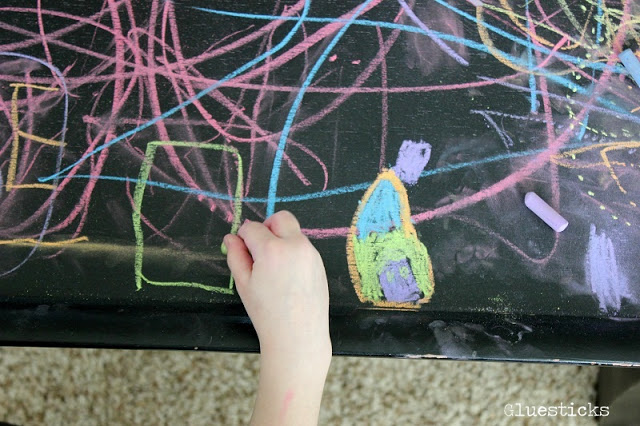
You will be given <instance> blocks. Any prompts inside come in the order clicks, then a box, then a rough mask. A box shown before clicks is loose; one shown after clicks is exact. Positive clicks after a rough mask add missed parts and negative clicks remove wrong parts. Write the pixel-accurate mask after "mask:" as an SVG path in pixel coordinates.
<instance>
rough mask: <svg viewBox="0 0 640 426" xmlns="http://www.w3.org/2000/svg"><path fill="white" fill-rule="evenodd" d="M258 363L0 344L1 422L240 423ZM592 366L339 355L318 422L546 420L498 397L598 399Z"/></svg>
mask: <svg viewBox="0 0 640 426" xmlns="http://www.w3.org/2000/svg"><path fill="white" fill-rule="evenodd" d="M257 369H258V355H254V354H251V355H246V354H227V353H203V352H173V351H119V350H94V349H39V348H0V421H6V422H10V423H15V424H20V425H42V424H46V425H120V424H122V425H129V424H144V425H162V424H175V425H182V424H188V425H211V424H224V425H240V424H246V422H247V420H248V418H249V416H250V413H251V409H252V406H253V398H254V392H255V389H256V385H257ZM596 376H597V368H596V367H577V366H566V365H537V364H512V363H506V364H503V363H484V362H482V363H481V362H455V361H447V360H420V359H416V360H409V359H372V358H350V357H349V358H346V357H334V358H333V361H332V364H331V369H330V372H329V377H328V380H327V384H326V387H325V393H324V398H323V401H322V411H321V416H320V424H321V425H413V424H416V425H418V424H419V425H429V424H434V425H435V424H451V425H456V424H462V425H476V424H481V425H500V424H510V425H511V424H516V425H517V424H523V425H524V424H527V425H538V424H539V425H547V424H550V422H549V420H550V419H549V418H544V417H538V418H515V417H506V416H505V415H504V413H503V410H504V406H505V404H509V403H511V404H514V403H518V402H520V403H522V404H525V405H546V406H550V405H559V404H560V403H561V402H562V403H564V404H565V405H567V404H570V403H572V402H573V403H574V404H575V405H576V406H579V405H586V404H588V403H589V402H592V403H593V402H594V398H595V391H594V384H595V381H596ZM560 420H561V423H562V424H585V425H586V424H589V425H595V424H596V422H595V420H594V419H593V418H589V417H585V418H581V417H573V418H570V417H565V418H557V419H556V421H554V422H553V423H555V424H559V423H557V421H560Z"/></svg>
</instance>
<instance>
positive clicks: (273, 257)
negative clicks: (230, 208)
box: [224, 211, 331, 426]
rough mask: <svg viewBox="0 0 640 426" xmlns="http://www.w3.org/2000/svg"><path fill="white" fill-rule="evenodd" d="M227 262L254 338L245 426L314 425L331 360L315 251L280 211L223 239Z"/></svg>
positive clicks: (322, 277) (324, 288)
mask: <svg viewBox="0 0 640 426" xmlns="http://www.w3.org/2000/svg"><path fill="white" fill-rule="evenodd" d="M224 244H225V246H226V247H227V250H228V254H227V263H228V264H229V268H230V269H231V273H232V274H233V277H234V278H235V280H236V288H237V289H238V294H239V295H240V298H241V299H242V303H244V307H245V309H246V310H247V313H248V314H249V317H250V318H251V321H252V322H253V326H254V328H255V329H256V332H257V333H258V338H259V339H260V380H259V385H258V394H257V397H256V404H255V407H254V409H253V415H252V417H251V425H261V426H262V425H278V426H289V425H295V426H306V425H317V423H318V415H319V412H320V401H321V400H322V389H323V387H324V381H325V379H326V377H327V372H328V370H329V364H330V363H331V339H330V337H329V288H328V285H327V276H326V273H325V270H324V264H323V263H322V258H320V254H319V253H318V251H317V250H316V249H315V248H314V247H313V245H311V243H310V242H309V240H308V239H307V237H305V236H304V235H303V234H302V232H300V224H299V223H298V221H297V220H296V218H295V217H294V216H293V215H292V214H291V213H289V212H287V211H280V212H278V213H276V214H274V215H273V216H271V217H270V218H268V219H267V220H265V221H264V224H262V223H258V222H249V221H246V222H245V223H244V225H242V226H241V227H240V229H239V230H238V236H235V235H227V236H225V237H224Z"/></svg>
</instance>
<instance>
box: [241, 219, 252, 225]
mask: <svg viewBox="0 0 640 426" xmlns="http://www.w3.org/2000/svg"><path fill="white" fill-rule="evenodd" d="M249 222H251V221H250V220H249V219H245V220H244V222H242V224H243V225H246V224H247V223H249Z"/></svg>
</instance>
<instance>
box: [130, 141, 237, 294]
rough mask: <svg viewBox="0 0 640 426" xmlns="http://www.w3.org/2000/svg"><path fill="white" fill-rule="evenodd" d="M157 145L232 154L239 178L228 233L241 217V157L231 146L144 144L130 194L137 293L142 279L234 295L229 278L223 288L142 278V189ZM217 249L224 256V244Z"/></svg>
mask: <svg viewBox="0 0 640 426" xmlns="http://www.w3.org/2000/svg"><path fill="white" fill-rule="evenodd" d="M160 146H176V147H185V148H202V149H212V150H217V151H226V152H228V153H230V154H232V155H233V156H234V157H235V160H236V164H237V170H238V176H237V179H236V190H235V195H234V201H233V222H232V224H231V233H232V234H235V233H237V232H238V228H239V227H240V217H241V214H242V187H243V179H242V176H243V173H242V158H241V157H240V153H239V152H238V150H237V149H236V148H234V147H232V146H227V145H218V144H208V143H202V142H176V141H153V142H149V144H148V145H147V151H146V152H145V158H144V160H143V162H142V166H141V167H140V174H139V176H138V183H137V184H136V188H135V192H134V194H133V201H134V207H133V231H134V233H135V236H136V254H135V277H136V288H137V289H138V290H140V289H141V288H142V281H143V280H144V281H145V282H146V283H147V284H152V285H157V286H170V287H194V288H201V289H203V290H207V291H213V292H217V293H224V294H233V276H231V277H230V278H229V286H228V287H227V288H225V287H217V286H213V285H207V284H201V283H195V282H186V281H175V282H170V281H154V280H150V279H148V278H147V277H145V276H144V274H143V273H142V260H143V256H144V234H143V232H142V226H141V220H142V219H141V211H142V199H143V197H144V190H145V187H146V186H147V180H148V179H149V172H150V171H151V166H152V165H153V159H154V157H155V155H156V151H157V149H158V147H160ZM220 250H221V251H222V253H223V254H226V253H225V252H226V247H225V246H224V243H223V244H222V246H221V247H220Z"/></svg>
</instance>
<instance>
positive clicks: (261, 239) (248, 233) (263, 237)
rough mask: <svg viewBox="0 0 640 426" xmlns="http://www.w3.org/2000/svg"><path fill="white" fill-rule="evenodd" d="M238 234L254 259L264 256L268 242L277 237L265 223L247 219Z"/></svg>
mask: <svg viewBox="0 0 640 426" xmlns="http://www.w3.org/2000/svg"><path fill="white" fill-rule="evenodd" d="M238 236H239V237H240V238H242V240H243V241H244V244H245V245H246V246H247V248H248V249H249V253H251V256H252V257H253V260H254V261H255V260H256V259H258V258H259V257H261V256H262V254H263V253H264V251H265V247H266V244H267V242H269V241H270V240H273V239H276V236H275V235H273V233H272V232H271V230H269V228H267V227H266V226H264V224H262V223H260V222H252V221H249V220H246V221H245V222H244V223H243V224H242V226H241V227H240V229H238Z"/></svg>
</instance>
